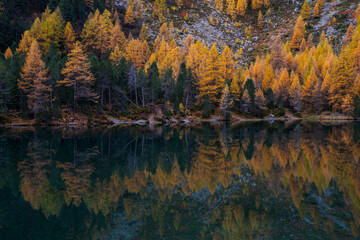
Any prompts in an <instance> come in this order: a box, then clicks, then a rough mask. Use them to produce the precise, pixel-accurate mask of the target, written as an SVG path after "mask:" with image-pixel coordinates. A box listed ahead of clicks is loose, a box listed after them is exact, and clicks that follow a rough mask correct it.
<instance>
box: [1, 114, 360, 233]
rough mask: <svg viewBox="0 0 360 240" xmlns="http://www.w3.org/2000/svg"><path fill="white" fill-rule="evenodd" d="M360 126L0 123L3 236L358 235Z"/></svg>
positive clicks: (305, 122) (351, 123)
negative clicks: (36, 125) (43, 125)
mask: <svg viewBox="0 0 360 240" xmlns="http://www.w3.org/2000/svg"><path fill="white" fill-rule="evenodd" d="M359 140H360V122H343V123H340V122H339V123H334V122H333V123H329V122H328V123H320V122H307V121H298V122H273V123H269V122H244V123H238V124H237V125H230V124H228V123H226V124H224V123H221V124H219V123H216V124H215V123H214V124H209V123H204V124H200V125H198V126H193V127H180V126H177V127H153V128H149V127H121V126H118V127H98V128H79V127H75V128H22V127H16V128H5V127H3V128H0V239H2V240H5V239H11V240H14V239H355V238H359V230H360V228H359V225H360V141H359Z"/></svg>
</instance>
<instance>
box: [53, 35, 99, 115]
mask: <svg viewBox="0 0 360 240" xmlns="http://www.w3.org/2000/svg"><path fill="white" fill-rule="evenodd" d="M90 68H91V65H90V62H89V59H88V57H87V56H86V54H85V53H84V51H83V49H82V46H81V44H80V42H76V43H75V46H74V49H73V50H72V51H71V52H70V54H69V56H68V60H67V62H66V64H65V68H64V69H63V70H62V71H61V73H62V74H63V75H64V79H63V80H61V81H59V82H58V83H59V85H63V86H66V87H71V88H72V89H73V96H74V113H75V112H76V108H77V105H78V104H79V101H80V100H86V101H88V102H96V100H97V95H96V93H95V92H94V91H93V90H92V87H93V85H94V83H95V77H94V75H93V74H92V73H91V71H90Z"/></svg>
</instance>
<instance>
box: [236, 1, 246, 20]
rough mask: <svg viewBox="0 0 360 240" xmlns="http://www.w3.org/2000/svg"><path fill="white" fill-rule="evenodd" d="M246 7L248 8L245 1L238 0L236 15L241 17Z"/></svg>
mask: <svg viewBox="0 0 360 240" xmlns="http://www.w3.org/2000/svg"><path fill="white" fill-rule="evenodd" d="M247 7H248V2H247V0H238V2H237V5H236V12H237V14H239V15H241V16H243V15H245V12H246V9H247Z"/></svg>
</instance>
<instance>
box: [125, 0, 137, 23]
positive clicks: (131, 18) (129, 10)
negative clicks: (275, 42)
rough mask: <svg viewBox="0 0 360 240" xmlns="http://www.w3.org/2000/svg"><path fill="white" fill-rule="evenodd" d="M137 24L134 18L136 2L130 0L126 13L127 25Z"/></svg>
mask: <svg viewBox="0 0 360 240" xmlns="http://www.w3.org/2000/svg"><path fill="white" fill-rule="evenodd" d="M134 22H135V16H134V2H133V0H129V3H128V5H127V7H126V13H125V24H130V25H131V24H133V23H134Z"/></svg>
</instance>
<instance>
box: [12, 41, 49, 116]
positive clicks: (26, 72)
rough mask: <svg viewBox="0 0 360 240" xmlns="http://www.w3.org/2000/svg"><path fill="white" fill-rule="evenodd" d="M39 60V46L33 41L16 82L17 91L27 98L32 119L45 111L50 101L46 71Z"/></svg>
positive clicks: (42, 62)
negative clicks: (20, 91)
mask: <svg viewBox="0 0 360 240" xmlns="http://www.w3.org/2000/svg"><path fill="white" fill-rule="evenodd" d="M41 58H42V54H41V51H40V48H39V44H38V43H37V41H36V40H34V41H33V43H32V44H31V47H30V49H29V53H28V54H27V56H26V59H25V64H24V66H23V67H22V69H21V72H22V73H21V79H20V80H19V82H18V86H19V89H21V90H22V91H23V92H24V93H25V95H26V97H27V105H28V108H29V110H30V111H31V112H32V113H33V114H34V118H37V116H38V113H39V112H40V111H41V110H44V109H45V107H46V105H47V103H48V102H49V100H50V94H49V93H50V89H49V87H48V86H47V82H48V80H49V77H48V69H47V68H46V66H45V63H44V61H43V60H42V59H41Z"/></svg>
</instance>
